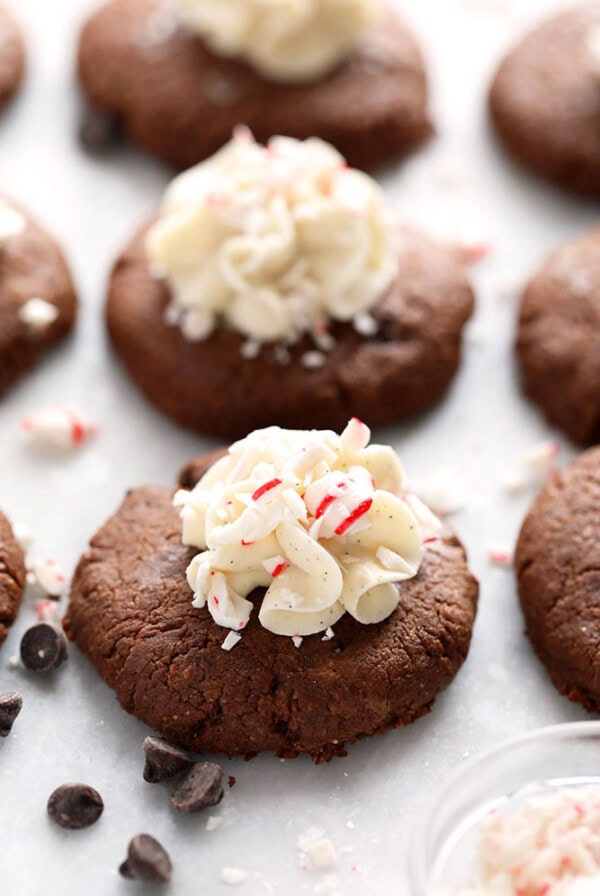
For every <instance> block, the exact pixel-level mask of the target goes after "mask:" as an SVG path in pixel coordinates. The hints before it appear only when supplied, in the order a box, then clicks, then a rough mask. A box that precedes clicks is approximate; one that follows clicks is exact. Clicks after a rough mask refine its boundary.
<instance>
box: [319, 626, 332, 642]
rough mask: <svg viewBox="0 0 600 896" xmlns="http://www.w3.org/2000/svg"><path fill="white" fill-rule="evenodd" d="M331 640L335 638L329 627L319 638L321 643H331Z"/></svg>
mask: <svg viewBox="0 0 600 896" xmlns="http://www.w3.org/2000/svg"><path fill="white" fill-rule="evenodd" d="M332 638H335V632H334V630H333V629H332V628H331V626H330V627H329V628H327V629H325V634H324V635H323V637H322V638H321V641H331V639H332Z"/></svg>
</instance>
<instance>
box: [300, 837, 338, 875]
mask: <svg viewBox="0 0 600 896" xmlns="http://www.w3.org/2000/svg"><path fill="white" fill-rule="evenodd" d="M297 846H298V854H299V855H298V857H299V861H300V865H301V867H303V868H307V869H308V870H310V871H316V870H320V869H323V868H333V867H334V866H336V865H337V863H338V860H337V855H336V852H335V848H334V846H333V843H332V842H331V840H329V839H328V838H327V837H325V832H324V831H323V830H321V828H309V829H308V830H307V831H304V833H302V834H300V835H299V837H298V842H297Z"/></svg>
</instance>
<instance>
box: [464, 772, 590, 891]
mask: <svg viewBox="0 0 600 896" xmlns="http://www.w3.org/2000/svg"><path fill="white" fill-rule="evenodd" d="M480 865H481V872H480V878H481V885H480V886H475V887H473V888H472V889H469V890H466V891H461V893H460V896H598V894H599V893H600V787H598V786H597V785H587V786H583V787H578V788H576V789H566V788H565V789H557V790H556V792H555V793H550V794H546V795H544V796H540V797H536V798H534V799H529V800H528V801H527V802H526V803H525V804H524V805H522V806H521V807H520V808H518V809H516V810H515V811H514V812H512V813H507V812H504V811H503V810H496V811H494V812H492V813H490V815H489V816H488V817H487V818H486V820H485V821H484V822H483V823H482V825H481V841H480Z"/></svg>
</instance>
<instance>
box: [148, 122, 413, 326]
mask: <svg viewBox="0 0 600 896" xmlns="http://www.w3.org/2000/svg"><path fill="white" fill-rule="evenodd" d="M146 249H147V253H148V257H149V260H150V263H151V266H152V270H153V271H154V272H155V273H156V275H157V276H159V277H162V278H163V279H164V280H165V281H166V283H167V285H168V286H169V288H170V291H171V296H172V304H171V306H170V309H169V321H170V322H171V323H178V324H179V326H180V327H181V328H182V331H183V333H184V335H185V336H186V337H187V338H188V339H191V340H201V339H205V338H207V337H208V336H209V335H210V333H211V332H212V331H213V329H214V328H215V327H216V326H217V325H218V324H219V323H220V322H223V323H225V324H226V325H228V326H230V327H232V328H234V329H235V330H237V331H238V332H239V333H242V334H243V335H245V336H247V337H248V338H249V339H251V340H256V342H257V343H262V342H275V341H281V342H287V343H293V342H295V341H297V340H298V339H299V338H300V337H301V336H302V334H304V333H311V334H312V335H313V336H315V338H316V339H317V338H318V336H319V334H321V335H323V334H325V335H327V334H326V330H327V328H328V326H329V322H330V320H331V319H333V320H339V321H349V320H352V319H353V318H354V317H355V316H356V315H357V314H359V313H360V312H364V311H367V310H368V309H369V308H371V307H372V306H373V305H374V304H375V303H376V302H377V301H378V299H380V298H381V296H382V295H383V294H384V293H385V292H386V290H387V289H389V287H390V286H391V283H392V281H393V279H394V275H395V272H396V263H397V260H396V259H397V256H396V253H395V251H394V248H393V241H392V237H391V228H390V222H389V219H388V211H387V208H386V203H385V197H384V194H383V192H382V191H381V189H380V188H379V186H378V185H377V184H376V183H375V181H373V180H372V179H371V178H370V177H368V176H367V175H366V174H363V173H362V172H360V171H356V170H354V169H349V168H348V167H347V166H346V165H345V163H344V160H343V159H342V157H341V156H340V155H339V153H338V152H337V151H336V150H335V149H333V147H331V146H329V144H327V143H324V142H323V141H321V140H318V139H316V138H315V139H310V140H306V141H304V142H302V141H298V140H294V139H291V138H287V137H275V138H273V139H272V140H271V142H270V143H269V145H268V146H267V147H264V146H261V145H259V144H257V143H255V142H254V140H253V138H252V136H251V134H250V133H249V132H248V131H247V130H246V129H238V131H237V132H236V134H235V135H234V139H233V140H232V141H231V142H230V143H228V144H227V145H226V146H225V147H224V148H223V149H222V150H220V151H219V152H218V153H217V154H216V155H215V156H213V157H212V158H211V159H208V161H206V162H202V163H201V164H199V165H197V166H195V167H194V168H191V169H190V170H189V171H187V172H185V173H184V174H182V175H180V176H179V177H177V178H175V180H174V181H173V182H172V184H171V186H170V187H169V188H168V190H167V193H166V195H165V198H164V201H163V204H162V209H161V213H160V216H159V218H158V220H157V222H156V223H155V224H154V225H153V226H152V227H151V229H150V231H149V233H148V235H147V239H146Z"/></svg>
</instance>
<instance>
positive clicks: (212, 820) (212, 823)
mask: <svg viewBox="0 0 600 896" xmlns="http://www.w3.org/2000/svg"><path fill="white" fill-rule="evenodd" d="M222 824H223V819H222V818H221V816H220V815H209V816H208V818H207V820H206V830H207V831H216V830H217V828H220V827H221V825H222Z"/></svg>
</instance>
